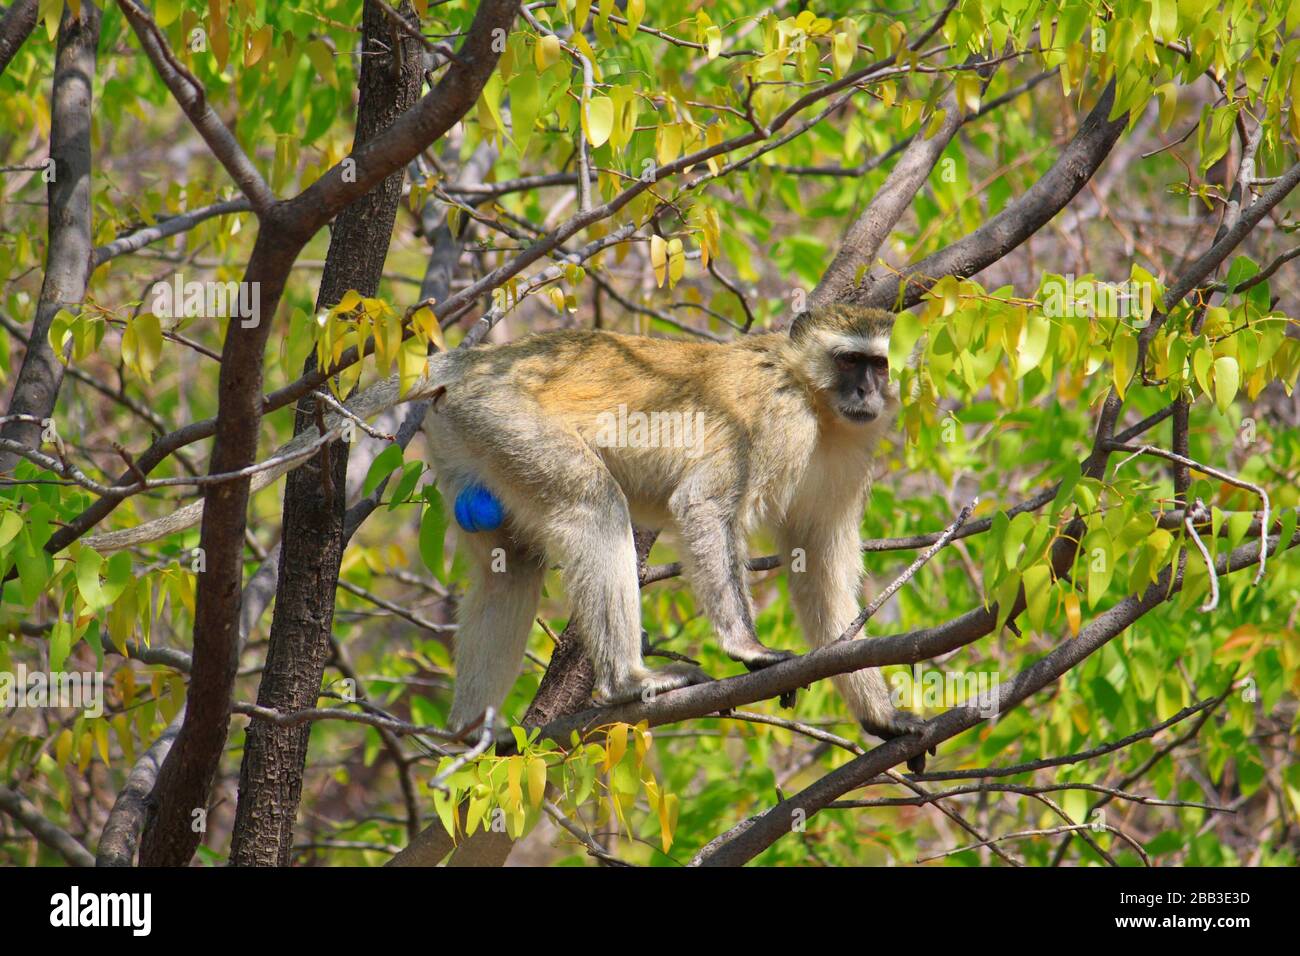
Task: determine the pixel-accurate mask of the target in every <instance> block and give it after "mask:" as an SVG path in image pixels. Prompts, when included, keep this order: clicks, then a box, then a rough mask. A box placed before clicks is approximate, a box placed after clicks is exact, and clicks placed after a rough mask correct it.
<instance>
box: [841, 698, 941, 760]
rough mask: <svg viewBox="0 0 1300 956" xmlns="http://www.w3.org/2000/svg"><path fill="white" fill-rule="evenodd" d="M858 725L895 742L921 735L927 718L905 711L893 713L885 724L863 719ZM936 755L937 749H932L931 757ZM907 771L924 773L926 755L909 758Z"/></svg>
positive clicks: (872, 733) (881, 737) (874, 734)
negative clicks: (910, 735) (902, 738)
mask: <svg viewBox="0 0 1300 956" xmlns="http://www.w3.org/2000/svg"><path fill="white" fill-rule="evenodd" d="M858 723H859V724H861V725H862V729H863V730H865V731H866V732H867V733H869V734H871V735H872V736H875V737H879V738H880V739H881V740H886V741H888V740H893V739H894V738H895V737H906V736H907V735H908V734H919V733H921V732H922V731H923V730H924V729H925V718H923V717H918V716H916V714H909V713H908V712H907V711H905V710H895V711H893V712H892V713H891V714H890V715H889V716H888V717H887V718H886V719H885V720H884V721H883V722H877V721H875V720H872V719H871V718H868V717H863V718H862V719H861V720H859V721H858ZM934 754H935V748H934V747H931V748H930V756H932V757H933V756H934ZM907 769H908V770H910V771H912V773H924V772H925V754H924V753H919V754H917V755H916V756H915V757H909V758H907Z"/></svg>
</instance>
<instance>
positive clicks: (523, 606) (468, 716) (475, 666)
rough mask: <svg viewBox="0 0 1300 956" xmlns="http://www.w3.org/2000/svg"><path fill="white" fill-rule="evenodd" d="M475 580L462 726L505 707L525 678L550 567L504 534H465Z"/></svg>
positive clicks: (464, 627)
mask: <svg viewBox="0 0 1300 956" xmlns="http://www.w3.org/2000/svg"><path fill="white" fill-rule="evenodd" d="M461 541H462V544H463V545H464V549H465V552H466V554H467V555H468V556H469V558H470V562H469V563H470V570H469V574H470V583H469V589H468V591H467V593H466V595H465V598H464V600H462V601H461V603H460V608H459V613H458V620H459V623H460V626H459V628H458V629H457V632H456V653H455V659H456V684H455V690H454V692H453V696H452V703H451V716H450V718H449V723H450V724H451V728H452V729H453V730H461V729H464V728H466V727H469V726H471V725H473V724H474V723H476V722H477V721H479V720H480V719H481V718H482V717H483V714H484V711H486V710H487V708H488V707H493V708H500V707H501V704H502V702H503V701H504V700H505V698H506V694H508V693H509V692H510V688H511V687H512V686H513V685H514V682H515V678H517V677H518V676H519V666H520V664H521V663H522V662H523V657H524V649H525V647H526V646H527V644H528V634H529V632H530V631H531V630H532V626H533V618H534V616H535V615H536V614H537V603H538V601H539V600H540V598H541V589H542V574H543V571H544V568H543V566H542V564H541V562H540V561H539V560H538V558H537V557H536V556H535V555H530V554H528V552H527V551H526V550H524V549H522V548H519V547H517V546H514V545H512V544H511V542H510V541H509V539H508V538H507V536H506V535H505V534H504V533H501V532H493V533H483V532H480V533H477V534H465V535H462V538H461Z"/></svg>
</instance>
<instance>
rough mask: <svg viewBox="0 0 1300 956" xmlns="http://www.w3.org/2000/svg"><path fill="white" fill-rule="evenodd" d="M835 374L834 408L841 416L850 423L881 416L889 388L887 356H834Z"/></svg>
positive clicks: (857, 354) (850, 353)
mask: <svg viewBox="0 0 1300 956" xmlns="http://www.w3.org/2000/svg"><path fill="white" fill-rule="evenodd" d="M835 371H836V373H837V375H838V379H837V381H838V385H837V388H836V391H837V395H836V404H837V406H838V408H839V412H840V414H841V415H843V416H844V417H845V418H847V419H848V420H849V421H851V422H857V423H865V422H870V421H874V420H875V419H876V418H878V417H879V416H880V415H881V414H882V413H883V412H884V410H885V396H886V389H887V388H888V386H889V359H888V358H887V357H886V356H884V355H867V354H866V353H864V352H852V351H846V352H836V353H835Z"/></svg>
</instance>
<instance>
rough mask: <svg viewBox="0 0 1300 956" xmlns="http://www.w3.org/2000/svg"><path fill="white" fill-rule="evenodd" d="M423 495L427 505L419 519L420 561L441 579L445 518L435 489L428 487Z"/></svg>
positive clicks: (442, 572)
mask: <svg viewBox="0 0 1300 956" xmlns="http://www.w3.org/2000/svg"><path fill="white" fill-rule="evenodd" d="M430 492H432V494H431V493H430ZM424 494H425V499H426V500H427V501H428V502H429V504H428V506H427V507H426V508H425V509H424V514H423V515H422V516H421V517H420V559H421V560H422V561H424V566H425V567H426V568H428V569H429V570H430V571H432V572H433V575H434V577H436V578H439V579H441V578H442V577H443V575H444V573H445V572H444V570H443V555H442V550H443V538H445V537H446V534H447V516H446V514H445V513H444V511H443V505H442V498H441V496H439V495H438V492H437V489H435V488H433V486H431V485H430V486H429V487H426V488H425V489H424Z"/></svg>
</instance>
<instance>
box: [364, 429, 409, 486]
mask: <svg viewBox="0 0 1300 956" xmlns="http://www.w3.org/2000/svg"><path fill="white" fill-rule="evenodd" d="M401 464H402V446H401V445H399V444H397V442H393V443H392V444H391V445H389V446H388V447H387V448H385V449H384V450H383V451H381V452H380V453H379V454H378V455H376V456H375V460H374V461H372V462H371V463H370V469H369V470H368V471H367V472H366V480H365V481H364V482H363V483H362V486H361V491H362V494H365V495H372V494H374V492H375V489H376V488H378V487H379V485H380V483H381V482H382V481H383V480H384V479H385V478H387V477H388V476H389V475H391V474H392V473H393V472H394V471H395V470H396V469H397V468H399V467H401Z"/></svg>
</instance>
